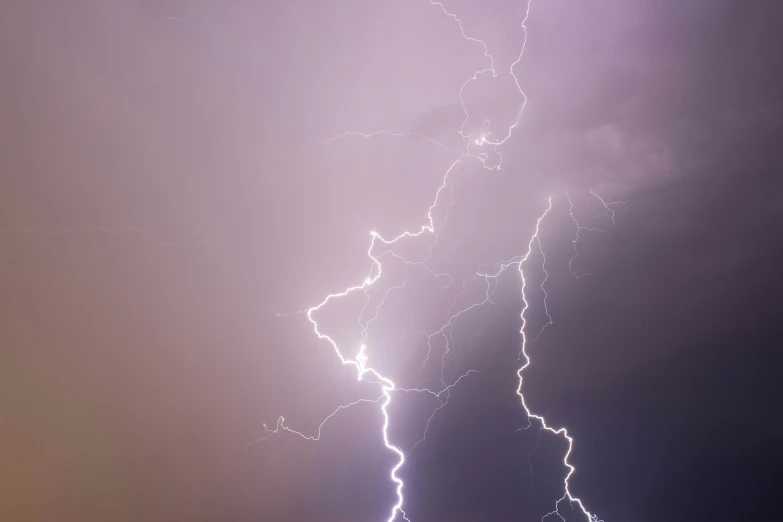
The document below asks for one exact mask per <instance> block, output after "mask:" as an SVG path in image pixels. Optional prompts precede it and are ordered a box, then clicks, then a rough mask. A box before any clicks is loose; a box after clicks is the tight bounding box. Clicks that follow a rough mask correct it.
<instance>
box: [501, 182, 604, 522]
mask: <svg viewBox="0 0 783 522" xmlns="http://www.w3.org/2000/svg"><path fill="white" fill-rule="evenodd" d="M551 209H552V198H551V197H550V198H549V206H548V207H547V209H546V210H545V211H544V213H543V214H542V215H541V217H539V218H538V221H537V222H536V228H535V233H534V234H533V236H532V237H531V238H530V243H529V244H528V250H527V253H526V254H525V256H524V257H523V258H522V260H521V261H520V262H519V264H518V265H517V266H518V269H519V277H520V279H521V280H522V303H523V306H522V313H521V317H522V328H521V329H520V332H519V333H520V334H521V335H522V350H521V353H520V358H522V357H524V359H525V362H524V364H523V365H522V367H520V368H519V370H517V376H518V377H519V386H518V387H517V395H519V400H520V402H521V403H522V407H523V408H524V409H525V413H526V414H527V416H528V418H533V419H536V420H537V421H539V423H540V424H541V429H543V430H546V431H548V432H550V433H552V434H553V435H562V436H563V438H565V439H566V440H567V441H568V451H567V452H566V454H565V456H564V457H563V465H565V467H566V468H568V473H567V474H566V477H565V480H564V481H563V485H564V490H565V493H564V494H563V496H562V497H561V498H560V499H559V500H558V501H557V502H556V503H555V509H554V510H552V511H550V512H549V513H547V514H546V515H544V516H543V517H542V519H541V520H542V521H543V520H545V519H546V518H548V517H550V516H552V515H557V516H558V517H560V518H561V519H562V520H563V522H565V517H563V516H562V515H561V514H560V511H559V506H560V503H561V502H563V501H564V500H566V499H568V501H569V502H570V503H571V504H577V505H578V506H579V509H580V510H581V511H582V513H584V514H585V516H586V517H587V518H588V520H590V521H591V522H602V521H600V520H599V519H598V517H597V516H596V515H594V514H592V513H590V512H589V511H588V510H587V509H586V508H585V506H584V504H583V503H582V501H581V500H580V499H579V498H577V497H574V496H573V495H572V494H571V490H570V489H569V480H570V478H571V475H573V473H574V471H576V468H574V466H573V465H571V464H570V463H569V462H568V457H569V456H570V455H571V450H572V449H573V446H574V439H573V437H571V436H570V435H568V430H566V428H558V429H555V428H552V427H551V426H549V425H548V424H547V423H546V419H545V418H544V416H543V415H536V414H534V413H533V412H532V411H530V408H528V406H527V403H526V402H525V396H524V395H523V393H522V382H523V378H522V374H523V373H524V371H525V369H527V367H528V366H530V356H528V354H527V336H526V335H525V324H526V323H527V321H526V319H525V312H526V311H527V309H528V307H529V303H528V301H527V297H526V296H525V286H526V283H525V274H524V271H523V270H522V264H523V263H524V262H525V261H526V260H527V259H528V257H529V256H530V254H531V252H532V251H533V241H537V240H539V229H540V225H541V220H543V219H544V217H546V215H547V213H548V212H549V211H550V210H551Z"/></svg>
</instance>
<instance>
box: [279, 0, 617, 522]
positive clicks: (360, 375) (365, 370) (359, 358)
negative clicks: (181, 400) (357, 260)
mask: <svg viewBox="0 0 783 522" xmlns="http://www.w3.org/2000/svg"><path fill="white" fill-rule="evenodd" d="M430 3H431V4H432V5H436V6H438V7H439V8H440V9H441V10H442V11H443V13H444V14H445V15H446V16H448V17H450V18H452V19H454V20H455V21H456V22H457V24H458V25H459V29H460V32H461V33H462V36H463V37H464V38H465V39H467V40H469V41H473V42H476V43H479V44H480V45H481V46H482V47H483V49H484V56H485V57H486V58H488V59H489V62H490V63H489V67H488V68H485V69H480V70H478V71H476V72H475V74H474V75H473V76H472V77H471V78H469V79H468V80H467V81H466V82H465V83H463V85H462V86H461V87H460V90H459V100H460V104H461V106H462V109H463V111H464V113H465V119H464V120H463V122H462V125H461V126H460V129H459V131H458V133H459V134H460V136H461V137H462V138H464V139H466V152H465V153H461V154H460V155H461V156H462V157H461V158H460V159H458V160H457V161H455V162H454V163H453V164H452V165H451V167H450V168H449V169H448V170H447V172H446V175H445V176H444V178H443V183H442V184H441V186H440V188H439V189H438V190H437V192H436V194H435V200H434V202H433V204H432V205H431V206H430V208H429V210H428V212H427V218H428V222H427V224H426V225H423V226H422V227H421V228H420V229H419V230H418V231H415V232H412V231H409V230H405V231H404V232H402V233H401V234H399V235H398V236H396V237H394V238H392V239H390V240H387V239H385V238H383V237H382V236H380V235H379V234H377V233H376V232H372V233H371V238H372V239H371V241H370V247H369V249H368V251H367V255H368V257H370V259H371V260H372V262H373V266H372V269H371V271H370V275H369V276H368V277H367V278H366V279H365V280H364V281H363V282H362V283H361V284H359V285H356V286H352V287H349V288H346V289H345V290H343V291H341V292H338V293H334V294H329V295H328V296H327V297H326V298H325V299H324V300H323V301H321V302H320V303H319V304H318V305H316V306H313V307H311V308H310V309H308V310H307V312H306V315H307V318H308V320H309V322H310V323H311V325H312V327H313V331H314V332H315V334H316V336H317V337H318V338H319V339H321V340H324V341H327V342H328V343H329V344H330V345H331V346H332V348H333V350H334V351H335V353H336V354H337V356H338V358H339V359H340V361H341V363H342V364H343V365H351V366H353V367H355V369H356V371H357V379H358V380H359V381H362V380H364V381H367V382H373V383H376V384H379V385H380V386H381V391H382V395H381V397H379V398H377V399H360V400H359V401H355V402H353V403H350V404H348V405H344V406H339V407H338V408H337V409H336V410H335V411H334V412H333V413H332V414H330V415H329V416H328V417H327V418H326V419H324V421H323V422H322V423H321V425H320V426H319V428H318V434H317V435H316V436H307V435H303V434H302V433H300V432H298V431H295V430H293V429H290V428H288V427H287V426H285V424H284V419H283V418H282V417H281V418H280V419H279V420H278V423H277V426H276V428H275V430H270V431H269V434H278V433H279V432H280V431H281V430H285V431H288V432H290V433H294V434H297V435H299V436H302V437H304V438H307V439H310V440H318V438H320V435H321V428H322V427H323V425H324V424H325V423H326V422H327V421H328V420H329V419H331V418H332V417H334V416H335V415H336V414H337V413H338V412H339V411H342V410H344V409H346V408H349V407H351V406H354V405H356V404H359V403H362V402H373V403H377V402H380V401H383V402H382V406H381V413H382V415H383V427H382V436H383V442H384V445H385V446H386V448H387V449H388V450H389V451H391V452H393V453H394V454H396V456H397V462H396V464H395V465H394V466H393V468H392V469H391V471H390V474H389V476H390V479H391V481H392V482H393V483H394V484H395V491H396V495H397V501H396V503H395V504H394V505H393V506H392V509H391V513H390V515H389V518H388V519H387V522H394V520H395V519H396V517H397V515H398V514H399V515H401V516H402V517H403V519H405V520H406V521H409V519H408V518H407V516H406V514H405V511H404V510H403V504H404V496H403V488H404V483H403V481H402V479H400V478H399V476H398V471H399V470H400V468H401V467H402V466H403V465H404V464H405V460H406V454H405V453H404V452H403V451H402V450H401V449H400V448H399V447H397V446H395V445H394V444H392V443H391V442H390V440H389V435H388V428H389V422H390V419H389V414H388V407H389V404H390V403H391V401H392V396H393V393H394V392H396V391H404V392H421V393H429V394H431V395H433V396H434V397H435V398H436V399H437V400H438V401H439V402H440V405H439V406H438V407H437V408H435V410H434V411H433V413H432V414H431V416H430V418H429V419H428V421H427V423H426V425H425V429H424V434H423V436H422V438H421V439H420V440H419V441H417V442H416V443H415V444H414V445H413V447H412V448H411V450H410V451H412V450H413V449H415V448H416V446H417V445H418V444H419V443H420V442H422V441H423V440H424V439H425V437H426V434H427V429H428V427H429V425H430V422H431V421H432V419H433V417H434V416H435V414H436V413H437V412H438V411H440V410H441V409H442V408H443V407H444V406H445V405H446V403H447V402H448V397H449V392H450V390H451V388H452V387H453V386H456V385H457V384H458V383H459V382H460V381H461V380H462V379H463V378H464V377H466V376H467V375H469V374H470V373H471V371H469V372H468V373H466V374H464V375H462V376H461V377H459V378H458V379H457V380H456V381H455V382H454V383H453V384H451V385H446V384H445V380H444V365H445V357H446V355H447V354H448V352H449V349H450V345H449V337H450V335H451V329H453V325H454V322H455V321H456V320H457V319H458V318H459V317H460V316H461V315H463V314H465V313H468V312H470V311H471V310H473V309H475V308H479V307H481V306H483V305H484V304H486V303H488V302H491V298H492V293H494V290H492V292H490V281H494V282H495V288H496V287H497V279H498V278H499V276H500V274H501V273H502V272H504V271H505V269H506V268H508V267H510V266H513V265H516V266H517V269H518V271H519V274H520V280H521V294H522V301H523V308H522V311H521V318H522V327H521V330H520V334H521V336H522V345H521V350H520V355H519V360H522V359H523V358H524V363H523V365H522V366H521V367H520V368H519V369H518V370H517V376H518V379H519V385H518V387H517V391H516V392H517V395H518V396H519V398H520V402H521V404H522V406H523V408H524V410H525V413H526V414H527V417H528V420H530V419H535V420H537V421H538V422H539V423H540V425H541V428H540V431H543V430H546V431H548V432H550V433H552V434H554V435H556V436H560V435H562V436H563V438H565V440H566V441H567V442H568V451H567V452H566V454H565V456H564V457H563V464H564V465H565V467H566V468H567V469H568V473H567V475H566V477H565V479H564V485H563V486H564V494H563V497H561V498H560V499H559V500H558V501H557V502H556V503H555V508H554V510H553V511H551V512H550V513H548V514H546V515H544V517H543V519H546V518H547V517H549V516H551V515H557V516H559V517H560V518H561V519H562V520H563V521H565V518H564V517H563V516H562V515H561V514H560V512H559V506H560V504H561V503H562V502H563V501H564V500H566V499H568V501H569V502H570V503H571V504H574V503H576V504H577V505H578V506H579V508H580V509H581V511H582V512H583V513H584V514H585V516H586V517H587V518H588V519H589V520H590V521H591V522H598V518H597V517H596V516H595V515H593V514H592V513H590V512H589V511H587V509H586V508H585V507H584V504H583V503H582V501H581V500H580V499H579V498H576V497H574V496H573V495H572V494H571V491H570V488H569V480H570V477H571V476H572V474H573V473H574V471H575V468H574V467H573V466H572V465H571V464H570V463H569V460H568V458H569V456H570V454H571V450H572V449H573V439H572V437H571V436H569V435H568V432H567V430H566V429H565V428H558V429H555V428H552V427H550V426H549V425H548V424H547V423H546V420H545V418H544V417H543V416H542V415H537V414H534V413H533V412H531V410H530V409H529V408H528V406H527V404H526V402H525V398H524V395H523V393H522V383H523V377H522V375H523V373H524V371H525V369H526V368H528V367H529V366H530V363H531V359H530V357H529V356H528V354H527V351H526V347H527V336H526V333H525V326H526V319H525V312H526V311H527V310H528V308H529V303H528V301H527V297H526V294H525V290H526V282H525V277H524V272H523V268H522V267H523V264H524V263H525V262H526V261H527V260H528V259H529V258H530V256H531V254H532V252H533V244H534V242H535V243H536V244H537V245H538V249H539V252H540V253H541V256H542V269H543V271H544V273H545V277H544V278H543V280H542V282H541V285H540V288H541V290H542V292H543V294H544V309H545V313H546V316H547V319H548V321H547V323H546V324H545V325H544V326H543V327H542V328H541V330H540V331H539V334H538V335H539V336H540V335H541V333H542V332H543V330H544V329H545V328H546V327H547V326H548V325H550V324H552V316H551V315H550V313H549V310H548V307H547V302H546V301H547V297H548V296H547V293H546V289H545V288H544V284H545V283H546V281H547V279H548V277H549V273H548V272H547V270H546V256H545V254H544V251H543V248H542V246H541V240H540V235H539V234H540V225H541V221H542V220H543V219H544V218H545V217H546V215H547V214H548V213H549V211H550V210H551V209H552V198H551V197H550V198H549V200H548V206H547V208H546V210H545V211H544V213H543V214H542V215H541V216H540V217H539V218H538V220H537V221H536V226H535V232H534V234H533V235H532V236H531V238H530V241H529V243H528V250H527V253H526V254H525V255H524V256H522V257H519V258H516V259H514V260H512V261H509V262H503V263H501V265H500V268H499V270H498V271H497V272H495V273H492V274H490V273H482V272H478V273H477V274H476V275H475V276H474V278H477V277H480V278H483V279H484V280H485V283H486V291H485V298H484V299H483V300H481V301H479V302H476V303H473V304H470V305H469V306H467V307H465V308H463V309H462V310H459V311H457V312H454V305H455V303H456V301H457V299H458V298H459V295H458V296H457V297H455V300H454V303H452V307H451V309H450V311H449V314H450V315H449V317H448V318H447V319H446V321H445V323H444V325H443V327H441V328H440V329H439V330H437V331H436V332H433V333H432V334H426V335H427V343H428V346H429V349H428V352H427V357H426V358H425V360H424V364H425V365H426V363H427V361H428V360H429V357H430V352H431V350H432V345H431V340H432V337H433V336H435V335H440V334H443V335H445V337H446V347H445V351H444V353H443V355H442V361H441V384H442V385H443V389H442V390H441V391H439V392H433V391H431V390H428V389H416V388H398V387H397V386H396V385H395V383H394V382H393V381H392V380H391V379H390V378H389V377H386V376H383V375H381V374H380V373H379V372H378V371H376V370H375V369H373V368H372V367H371V366H369V356H368V354H367V329H368V328H369V323H370V322H372V321H373V319H374V318H377V317H378V313H379V310H380V307H381V306H382V305H383V304H384V303H385V302H386V298H387V297H388V295H389V292H390V291H392V290H393V289H395V288H399V287H391V288H389V289H388V290H387V291H386V294H385V295H384V297H383V300H382V301H381V303H380V304H379V305H378V306H377V307H376V314H375V316H374V318H373V319H370V320H369V321H368V322H366V323H364V324H362V321H361V318H362V315H363V313H364V310H365V308H366V306H367V304H368V303H369V299H370V296H369V292H368V289H369V288H370V287H371V286H372V285H373V284H374V283H375V282H376V281H377V280H378V279H379V278H380V277H381V274H382V263H381V257H382V256H383V255H385V254H388V253H391V254H392V255H395V256H396V254H394V253H393V252H391V247H392V245H393V244H394V243H396V242H397V241H399V240H401V239H403V238H410V237H418V236H420V235H421V234H423V233H425V232H429V233H431V234H437V233H436V229H435V225H434V220H433V216H432V211H433V210H434V208H435V207H436V206H437V204H438V199H439V196H440V194H441V192H442V191H443V189H444V188H445V187H446V185H447V182H448V181H447V180H448V178H449V173H450V172H451V171H452V170H453V169H454V168H455V167H456V166H457V165H458V163H459V162H460V161H461V160H462V159H464V157H466V156H467V157H472V158H475V159H478V160H479V161H480V162H481V163H482V165H483V166H484V167H485V168H488V169H489V170H496V169H500V167H501V165H502V156H500V154H499V153H498V157H499V161H498V164H497V165H487V163H486V161H487V159H488V155H487V154H486V153H472V152H471V145H472V144H473V145H476V146H478V147H482V146H483V145H485V144H486V145H490V146H492V148H493V149H494V150H495V152H497V147H499V146H500V145H502V144H503V143H505V141H506V140H508V139H509V138H510V137H511V134H512V131H513V129H514V128H515V127H516V126H517V125H518V123H519V120H520V117H521V114H522V111H523V110H524V107H525V105H526V103H527V97H526V96H525V95H524V93H523V92H522V89H521V87H520V85H519V80H518V78H517V77H516V75H515V74H514V67H515V66H516V65H517V64H518V63H519V62H520V60H521V59H522V55H523V53H524V47H525V42H526V41H527V28H526V26H525V23H526V21H527V18H528V16H529V13H530V2H528V3H527V5H526V13H525V17H524V19H523V21H522V24H521V26H522V29H523V31H524V40H523V44H522V49H521V50H520V54H519V56H518V58H517V59H516V60H515V61H514V62H513V63H512V64H511V67H510V71H509V72H510V74H511V76H512V77H513V79H514V83H515V85H516V87H517V90H518V92H519V93H520V95H521V97H522V103H521V105H520V108H519V111H518V112H517V115H516V119H515V121H514V122H513V123H512V124H511V125H510V126H509V128H508V130H507V132H506V135H505V136H504V137H503V138H502V139H497V138H496V137H495V136H494V134H493V132H492V131H491V130H490V122H489V121H488V120H485V121H484V122H483V124H482V127H481V130H480V134H479V135H478V136H470V135H467V134H465V130H464V127H465V125H466V124H467V122H468V121H469V119H470V116H469V113H468V110H467V108H466V107H465V102H464V98H463V92H464V90H465V87H466V86H467V85H468V84H469V83H470V82H472V81H475V80H476V79H477V78H478V77H479V76H480V75H482V74H485V73H491V74H492V76H493V78H494V77H497V71H496V70H495V63H494V59H493V57H492V55H491V54H490V53H489V50H488V47H487V45H486V44H485V43H484V42H483V41H482V40H480V39H477V38H474V37H472V36H468V35H467V34H466V33H465V29H464V26H463V23H462V21H461V20H460V19H459V18H458V17H457V16H456V15H455V14H453V13H450V12H449V11H447V9H446V7H445V6H444V5H443V3H441V2H438V1H435V0H430ZM380 134H386V135H391V136H395V135H396V136H403V135H415V134H414V133H390V132H386V131H377V132H374V133H369V134H368V133H359V132H349V131H348V130H347V129H346V131H345V132H344V133H343V134H341V135H338V136H335V137H333V138H330V139H328V140H326V141H325V142H323V143H322V144H323V145H326V144H329V143H331V142H332V141H334V140H336V139H339V138H342V137H346V136H361V137H364V138H370V137H373V136H377V135H380ZM420 137H424V138H427V137H426V136H420ZM593 195H594V196H596V197H598V196H597V195H596V194H595V193H593ZM598 198H599V199H601V198H600V197H598ZM601 201H602V203H604V206H605V207H606V208H607V210H609V211H610V213H611V217H612V223H613V225H614V212H613V211H612V210H611V209H610V208H609V207H608V206H607V204H606V203H605V202H604V201H603V200H602V199H601ZM452 202H453V199H452ZM569 203H570V198H569ZM572 208H573V204H571V207H570V208H569V212H571V216H572V218H573V212H572V211H571V210H572ZM574 220H575V221H576V219H575V218H574ZM444 223H445V219H444ZM579 229H580V225H579V224H578V222H577V234H578V231H579ZM435 239H436V241H437V235H436V238H435ZM577 239H578V237H577ZM376 241H377V242H379V243H382V244H384V245H386V246H387V247H388V249H387V250H386V251H385V252H383V253H381V254H374V248H375V245H376ZM432 246H434V243H433V245H431V247H430V255H431V253H432ZM574 248H575V249H576V241H574ZM396 257H399V256H396ZM428 259H429V256H428ZM402 260H403V261H404V262H406V263H408V264H422V265H423V266H424V267H425V268H427V269H428V270H429V268H428V267H427V266H426V260H424V261H421V262H409V261H407V260H405V259H402ZM571 261H573V259H572V260H571ZM570 268H571V263H570V262H569V269H570ZM430 273H432V271H430ZM572 273H573V271H572ZM433 275H436V274H433ZM471 279H473V278H471ZM359 290H362V291H364V292H365V294H367V297H368V301H367V303H365V307H363V308H362V312H361V313H360V317H359V326H360V328H361V336H362V344H361V346H360V349H359V353H358V355H356V357H355V358H354V359H350V358H348V357H346V356H345V355H344V354H343V352H342V351H341V349H340V347H339V346H338V344H337V343H336V342H335V341H334V340H333V339H332V338H331V337H329V336H328V335H327V334H324V333H323V332H321V331H320V329H319V326H318V323H317V321H316V320H315V319H314V317H313V314H314V313H315V312H317V311H318V310H320V309H321V308H323V307H324V306H326V305H327V304H328V303H329V302H330V301H331V300H333V299H339V298H341V297H345V296H347V295H348V294H350V293H352V292H355V291H359ZM464 291H465V282H463V289H462V292H461V293H460V295H461V294H462V293H464ZM537 337H538V336H536V338H537ZM442 394H445V395H446V399H445V400H442V399H441V395H442ZM410 451H409V452H408V453H410ZM543 519H542V520H543Z"/></svg>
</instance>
